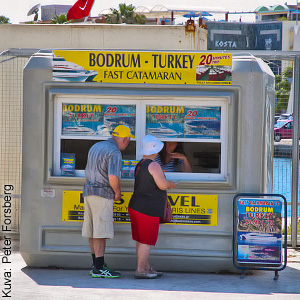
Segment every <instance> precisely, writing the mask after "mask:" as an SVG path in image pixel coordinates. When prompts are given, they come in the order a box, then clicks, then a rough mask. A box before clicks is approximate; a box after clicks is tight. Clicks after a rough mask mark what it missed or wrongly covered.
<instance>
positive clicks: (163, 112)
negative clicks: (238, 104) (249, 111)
mask: <svg viewBox="0 0 300 300" xmlns="http://www.w3.org/2000/svg"><path fill="white" fill-rule="evenodd" d="M220 124H221V107H219V106H217V107H192V106H157V105H148V106H147V108H146V134H151V135H154V136H156V137H157V138H202V139H220V130H221V125H220Z"/></svg>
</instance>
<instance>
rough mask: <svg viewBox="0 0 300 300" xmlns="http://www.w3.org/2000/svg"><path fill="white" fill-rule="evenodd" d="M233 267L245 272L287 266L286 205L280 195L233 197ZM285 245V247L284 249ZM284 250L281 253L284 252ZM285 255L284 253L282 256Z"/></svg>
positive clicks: (241, 195) (279, 269) (276, 273)
mask: <svg viewBox="0 0 300 300" xmlns="http://www.w3.org/2000/svg"><path fill="white" fill-rule="evenodd" d="M233 210H234V214H233V215H234V222H233V223H234V225H233V226H234V228H233V233H234V238H233V243H234V244H233V249H234V255H233V260H234V265H235V267H237V268H239V269H242V270H243V271H244V270H247V269H248V270H249V269H259V270H274V271H275V279H277V278H278V271H281V270H283V269H284V268H285V266H286V260H287V245H286V243H287V230H285V231H284V232H285V234H284V239H283V220H285V226H284V228H287V219H286V215H287V206H286V199H285V197H284V196H282V195H279V194H238V195H236V196H235V197H234V207H233ZM283 245H284V248H283ZM283 250H284V251H283ZM283 252H284V254H283Z"/></svg>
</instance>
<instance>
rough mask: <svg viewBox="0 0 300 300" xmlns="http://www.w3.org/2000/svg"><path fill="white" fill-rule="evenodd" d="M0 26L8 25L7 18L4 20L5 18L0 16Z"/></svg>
mask: <svg viewBox="0 0 300 300" xmlns="http://www.w3.org/2000/svg"><path fill="white" fill-rule="evenodd" d="M0 24H10V22H9V18H6V17H5V16H0Z"/></svg>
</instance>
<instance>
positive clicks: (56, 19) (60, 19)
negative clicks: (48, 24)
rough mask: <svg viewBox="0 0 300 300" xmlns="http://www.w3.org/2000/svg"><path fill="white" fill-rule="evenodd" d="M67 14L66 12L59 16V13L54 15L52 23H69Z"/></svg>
mask: <svg viewBox="0 0 300 300" xmlns="http://www.w3.org/2000/svg"><path fill="white" fill-rule="evenodd" d="M67 21H68V20H67V15H66V14H60V15H59V16H58V15H54V16H53V17H52V23H54V24H64V23H67Z"/></svg>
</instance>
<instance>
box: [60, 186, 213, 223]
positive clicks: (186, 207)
mask: <svg viewBox="0 0 300 300" xmlns="http://www.w3.org/2000/svg"><path fill="white" fill-rule="evenodd" d="M131 195H132V193H129V192H125V193H122V197H121V200H120V201H117V202H114V221H115V222H116V223H128V222H130V218H129V215H128V204H129V201H130V198H131ZM168 199H169V201H170V204H171V207H172V211H173V219H172V221H171V222H170V223H171V224H176V225H201V226H217V220H218V196H217V195H198V194H168ZM83 215H84V201H83V197H82V192H80V191H63V205H62V220H63V221H77V222H78V221H81V222H82V221H83Z"/></svg>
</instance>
